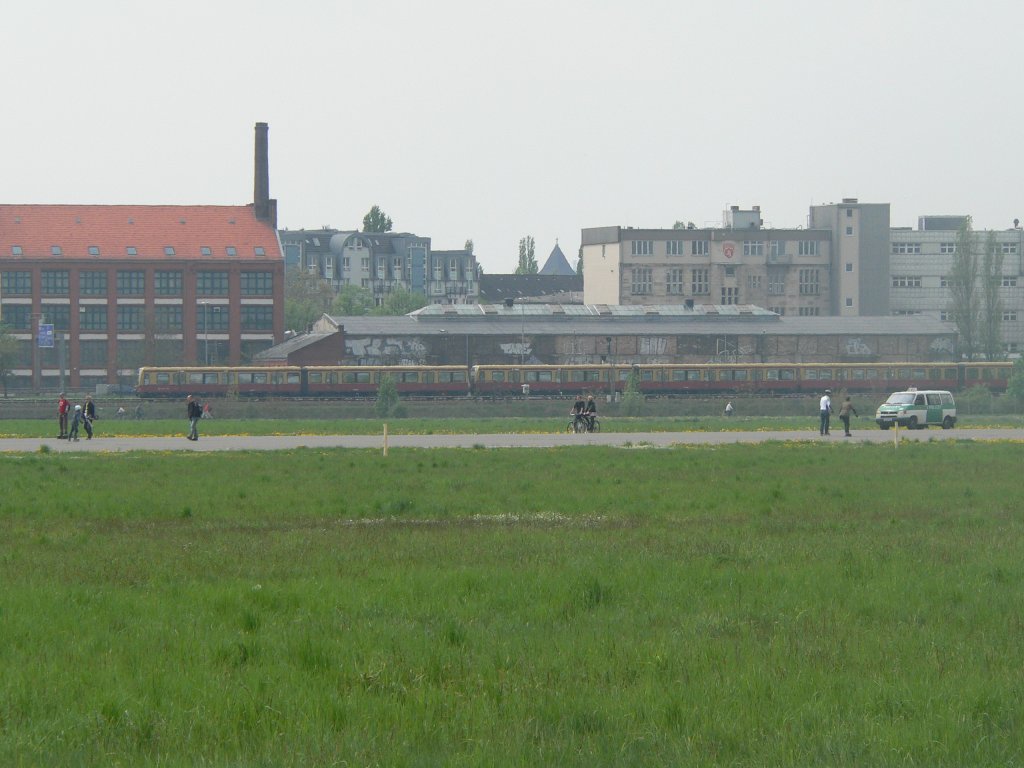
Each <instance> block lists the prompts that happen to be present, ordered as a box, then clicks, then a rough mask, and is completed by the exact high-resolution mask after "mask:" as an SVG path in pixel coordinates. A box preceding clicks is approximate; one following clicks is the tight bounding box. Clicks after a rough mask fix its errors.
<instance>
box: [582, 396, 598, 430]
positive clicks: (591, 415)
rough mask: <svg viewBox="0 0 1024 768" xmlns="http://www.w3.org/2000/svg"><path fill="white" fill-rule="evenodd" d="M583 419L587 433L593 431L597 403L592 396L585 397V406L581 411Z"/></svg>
mask: <svg viewBox="0 0 1024 768" xmlns="http://www.w3.org/2000/svg"><path fill="white" fill-rule="evenodd" d="M583 418H585V419H586V420H587V432H593V431H594V421H595V420H596V419H597V403H596V402H594V396H593V395H587V405H586V407H584V409H583Z"/></svg>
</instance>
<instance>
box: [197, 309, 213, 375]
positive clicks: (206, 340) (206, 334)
mask: <svg viewBox="0 0 1024 768" xmlns="http://www.w3.org/2000/svg"><path fill="white" fill-rule="evenodd" d="M199 303H200V304H202V305H203V346H204V348H205V349H204V351H203V359H204V360H205V362H204V363H203V364H204V365H209V364H210V324H209V322H208V319H207V318H208V310H209V308H210V302H208V301H201V302H199Z"/></svg>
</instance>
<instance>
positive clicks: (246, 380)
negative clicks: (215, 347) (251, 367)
mask: <svg viewBox="0 0 1024 768" xmlns="http://www.w3.org/2000/svg"><path fill="white" fill-rule="evenodd" d="M238 383H239V384H252V374H251V373H240V374H238Z"/></svg>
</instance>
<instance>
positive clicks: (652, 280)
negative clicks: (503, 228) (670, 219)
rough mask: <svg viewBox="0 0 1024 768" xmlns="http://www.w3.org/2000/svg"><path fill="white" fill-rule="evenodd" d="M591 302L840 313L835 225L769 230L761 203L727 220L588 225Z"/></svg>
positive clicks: (587, 292) (587, 298) (585, 243)
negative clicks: (695, 224) (716, 223)
mask: <svg viewBox="0 0 1024 768" xmlns="http://www.w3.org/2000/svg"><path fill="white" fill-rule="evenodd" d="M581 234H582V250H583V267H584V271H583V274H584V287H583V297H584V298H583V300H584V303H586V304H610V305H615V304H641V305H664V304H684V305H687V306H693V305H700V304H718V305H732V304H752V305H756V306H760V307H765V308H767V309H770V310H771V311H773V312H776V313H778V314H780V315H788V316H802V317H807V316H818V315H832V314H836V312H835V309H836V306H835V301H834V298H833V297H834V295H835V291H834V290H833V287H832V273H833V262H834V250H833V242H834V231H833V229H832V228H830V227H825V226H823V227H821V228H816V229H800V228H796V229H765V228H764V223H763V219H762V217H761V210H760V208H759V207H758V206H754V207H753V208H752V209H749V210H741V209H740V208H739V206H733V207H731V208H730V209H729V210H728V211H725V213H724V216H723V223H722V226H721V227H716V228H692V229H691V228H687V229H634V228H632V227H619V226H615V227H595V228H590V229H584V230H583V231H582V233H581Z"/></svg>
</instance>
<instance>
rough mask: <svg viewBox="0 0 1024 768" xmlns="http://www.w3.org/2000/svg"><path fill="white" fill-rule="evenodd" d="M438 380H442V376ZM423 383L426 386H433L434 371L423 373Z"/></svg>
mask: <svg viewBox="0 0 1024 768" xmlns="http://www.w3.org/2000/svg"><path fill="white" fill-rule="evenodd" d="M438 378H440V375H439V376H438ZM423 383H424V384H433V383H434V373H433V371H424V372H423Z"/></svg>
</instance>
